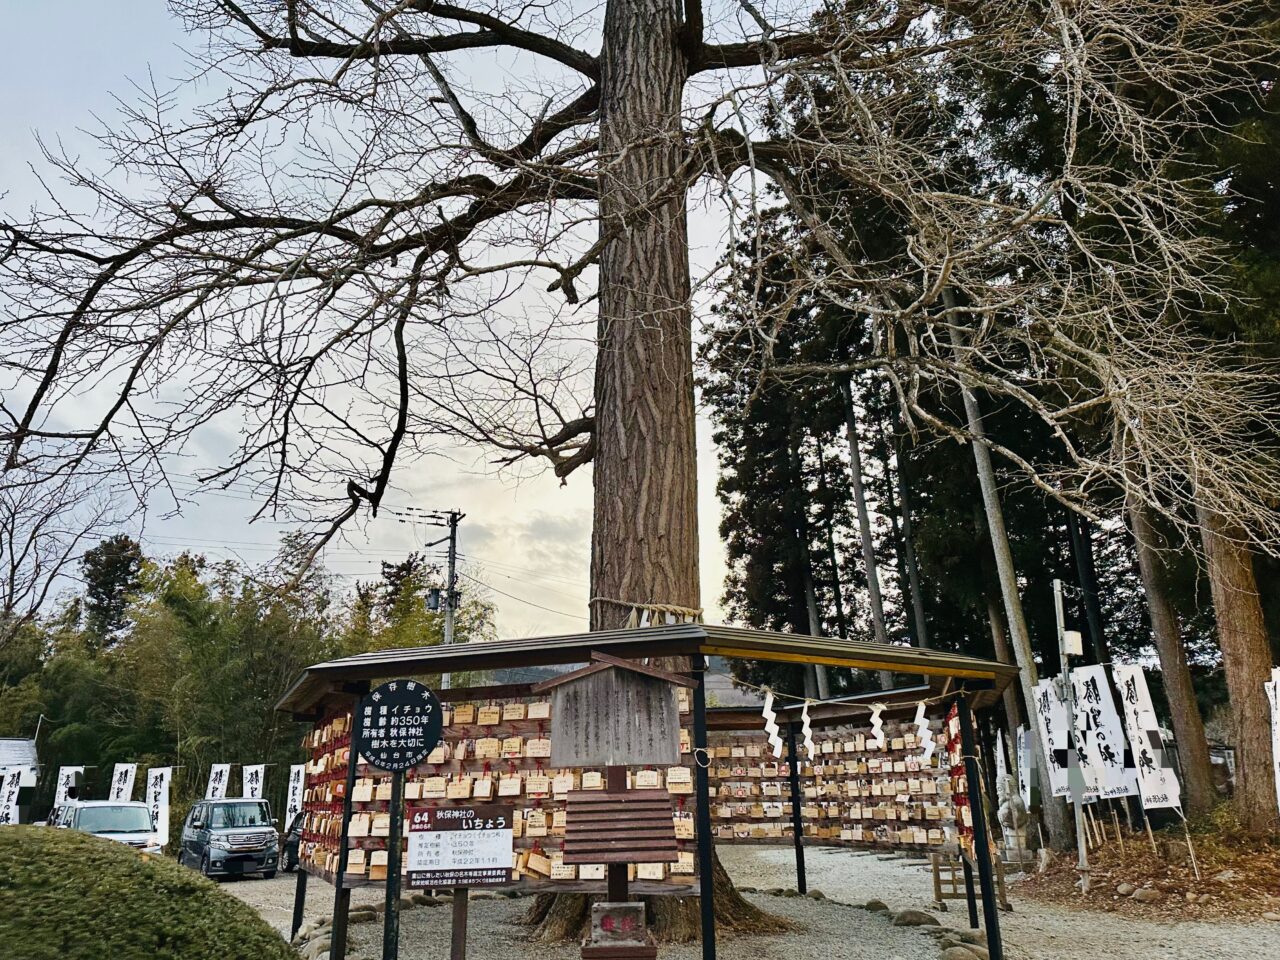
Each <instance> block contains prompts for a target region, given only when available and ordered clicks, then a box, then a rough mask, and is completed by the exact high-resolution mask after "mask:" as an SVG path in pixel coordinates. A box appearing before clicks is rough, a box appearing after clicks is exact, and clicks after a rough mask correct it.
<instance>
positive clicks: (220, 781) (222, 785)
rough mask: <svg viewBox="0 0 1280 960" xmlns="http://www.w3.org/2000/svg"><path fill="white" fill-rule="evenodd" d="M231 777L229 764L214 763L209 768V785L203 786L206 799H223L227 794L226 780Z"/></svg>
mask: <svg viewBox="0 0 1280 960" xmlns="http://www.w3.org/2000/svg"><path fill="white" fill-rule="evenodd" d="M229 779H231V764H229V763H215V764H214V765H213V766H212V767H210V768H209V786H208V787H207V788H205V791H204V798H205V799H206V800H224V799H226V796H227V781H228V780H229Z"/></svg>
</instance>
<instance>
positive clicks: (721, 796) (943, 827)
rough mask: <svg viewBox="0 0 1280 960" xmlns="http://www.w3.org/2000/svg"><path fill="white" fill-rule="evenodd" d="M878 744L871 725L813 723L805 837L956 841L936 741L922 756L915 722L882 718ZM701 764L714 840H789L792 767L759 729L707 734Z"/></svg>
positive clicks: (914, 843)
mask: <svg viewBox="0 0 1280 960" xmlns="http://www.w3.org/2000/svg"><path fill="white" fill-rule="evenodd" d="M884 731H885V736H886V744H885V749H883V750H881V749H879V747H878V745H877V744H876V742H875V741H874V740H873V739H872V737H871V730H870V728H869V727H854V726H842V727H831V728H826V729H823V730H815V731H814V734H813V741H814V746H815V748H816V749H817V756H816V757H814V758H812V759H810V758H808V757H807V756H805V751H804V747H803V745H802V744H800V743H799V742H797V747H798V749H799V750H800V753H801V766H800V771H799V776H800V790H801V794H802V797H801V808H800V819H801V826H802V829H803V830H804V835H805V838H806V840H808V841H812V842H818V843H823V844H831V845H844V846H879V847H884V846H888V847H898V846H905V847H928V846H941V845H942V844H944V843H947V842H952V841H954V840H955V807H954V806H953V803H952V800H953V780H952V778H951V776H950V772H949V769H948V768H947V767H946V766H944V765H943V764H944V763H945V761H944V759H943V755H944V751H943V749H942V747H943V740H942V738H941V734H940V733H939V732H938V730H937V729H934V730H933V731H932V735H933V736H934V737H935V738H936V740H937V743H938V745H939V746H938V748H937V749H936V750H935V752H934V754H933V756H932V757H931V758H930V760H929V761H928V763H922V762H921V761H920V754H921V752H922V744H921V742H920V740H919V737H918V735H917V728H916V726H915V724H914V723H910V724H895V723H892V722H886V723H885V724H884ZM709 740H710V743H709V747H710V750H711V754H712V759H711V766H710V768H709V771H708V772H709V774H710V782H711V794H712V809H711V821H712V825H713V827H714V829H715V831H716V842H717V843H725V842H735V841H736V842H748V843H760V842H768V841H771V840H790V839H791V838H792V837H793V829H792V816H791V813H792V811H791V786H790V783H789V776H790V769H789V767H788V764H787V762H786V760H785V754H784V759H782V760H777V759H775V758H774V757H773V756H772V753H771V751H770V749H769V745H768V740H767V737H766V736H765V734H764V733H763V732H759V733H756V732H754V731H753V732H748V733H737V734H712V735H711V737H710V738H709Z"/></svg>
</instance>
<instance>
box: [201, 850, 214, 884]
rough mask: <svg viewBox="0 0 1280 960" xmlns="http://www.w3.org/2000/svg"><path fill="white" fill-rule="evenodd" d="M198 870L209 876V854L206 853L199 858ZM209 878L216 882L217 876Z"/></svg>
mask: <svg viewBox="0 0 1280 960" xmlns="http://www.w3.org/2000/svg"><path fill="white" fill-rule="evenodd" d="M200 872H201V873H203V874H204V875H205V876H206V877H209V854H207V853H206V854H205V855H204V856H203V857H202V858H201V859H200ZM209 879H210V880H212V881H213V882H214V883H217V882H218V878H217V877H209Z"/></svg>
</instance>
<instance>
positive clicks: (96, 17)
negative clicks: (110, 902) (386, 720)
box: [0, 0, 725, 637]
mask: <svg viewBox="0 0 1280 960" xmlns="http://www.w3.org/2000/svg"><path fill="white" fill-rule="evenodd" d="M0 11H2V13H0V35H3V36H4V37H5V40H6V43H5V51H4V56H3V57H2V58H0V144H3V146H2V147H0V194H3V195H4V197H3V200H0V207H2V208H3V209H4V210H5V211H13V212H20V211H22V210H24V209H25V208H26V207H28V206H30V205H31V204H32V203H37V202H39V201H40V199H41V188H40V185H39V183H38V182H37V180H36V177H35V173H36V172H40V164H39V157H38V151H37V146H36V140H35V137H36V134H37V133H39V134H40V136H41V137H42V138H43V139H45V140H46V141H55V140H57V139H61V140H62V141H63V143H65V144H67V145H69V146H71V147H72V148H73V151H72V152H75V149H76V148H77V146H78V145H79V144H85V153H84V157H85V162H86V164H89V165H90V166H92V165H94V164H95V163H97V162H98V161H97V158H95V157H94V156H93V155H92V154H91V153H89V152H88V145H87V143H86V141H85V138H84V137H83V135H81V134H79V133H78V130H79V129H81V128H86V127H93V126H94V125H95V119H94V118H95V116H97V117H101V118H104V119H109V118H110V116H111V114H112V112H113V111H114V110H115V109H116V107H115V101H114V99H113V97H115V96H119V97H120V98H121V99H125V100H128V99H130V90H131V84H135V83H136V84H141V85H149V82H150V81H149V79H148V78H149V75H151V76H154V77H155V79H156V85H157V86H159V87H161V88H165V87H168V86H171V85H172V83H171V82H172V81H173V80H176V79H178V78H182V77H185V76H186V75H187V74H188V73H189V61H188V59H187V57H186V55H185V54H184V52H183V49H182V46H183V44H184V43H189V42H190V40H189V38H187V37H186V36H185V35H184V34H183V32H182V30H181V27H180V24H179V23H178V22H177V21H176V20H174V19H173V18H171V17H170V15H169V13H168V10H167V7H166V5H165V3H163V2H162V0H130V2H128V3H118V2H117V3H109V2H103V0H58V2H56V3H41V2H36V0H0ZM29 165H35V167H36V171H35V172H33V171H32V170H31V169H30V166H29ZM699 227H700V225H699V224H698V223H694V224H693V235H694V237H695V238H696V237H699V236H702V237H707V238H710V237H711V236H712V235H713V234H714V230H712V229H710V228H709V227H707V226H706V225H703V229H700V228H699ZM708 247H709V245H708ZM711 255H713V250H712V249H710V248H708V249H706V250H703V251H702V252H701V254H698V255H696V256H702V257H705V256H711ZM698 440H699V444H698V455H699V461H698V467H699V470H698V482H699V485H700V487H699V520H700V529H701V542H702V551H701V553H702V556H701V565H702V590H703V596H702V600H703V605H704V606H705V607H706V608H707V619H708V620H719V619H721V617H720V613H719V606H718V601H719V597H720V593H721V590H722V583H723V580H724V572H725V565H724V551H723V549H722V547H721V544H720V541H719V537H718V534H717V529H716V528H717V525H718V523H719V505H718V504H717V502H716V499H715V491H714V484H715V459H714V451H713V449H712V444H711V441H710V429H709V425H708V424H707V422H706V421H705V419H701V418H700V420H699V424H698ZM396 483H397V485H398V487H399V488H400V490H401V491H403V492H402V493H400V494H398V495H396V496H395V497H394V498H393V500H394V503H395V504H396V505H410V504H411V505H416V506H419V507H423V508H437V509H445V508H453V507H456V508H458V509H461V510H463V511H464V512H466V514H467V518H466V519H465V520H464V521H463V523H462V527H461V533H460V550H461V551H462V553H463V554H464V555H465V556H466V558H467V560H468V566H466V567H465V568H464V570H465V571H466V572H467V573H469V574H470V575H473V576H475V577H476V578H478V579H480V580H482V581H483V582H484V583H485V584H486V585H488V586H489V587H490V588H491V595H492V599H493V600H494V602H495V603H496V605H497V609H498V630H499V634H500V635H502V636H509V637H515V636H533V635H537V634H547V633H560V632H566V631H573V630H578V629H585V627H586V623H587V620H586V601H587V571H588V565H589V558H590V551H589V543H590V535H591V487H590V476H589V474H587V473H586V472H581V473H580V474H575V475H574V476H573V477H571V478H570V480H569V483H568V485H567V486H565V487H561V486H560V485H559V482H558V481H557V480H556V479H555V478H554V477H551V476H546V475H543V476H539V477H537V478H534V479H525V480H523V481H521V482H519V483H518V484H517V483H515V482H514V481H512V480H503V479H501V478H497V477H494V476H492V475H491V474H490V473H489V472H488V471H487V470H486V469H485V464H484V460H483V452H482V451H478V450H476V451H460V452H459V456H458V457H457V458H456V459H455V460H454V461H453V462H449V461H446V460H442V459H435V460H429V461H424V462H423V463H421V464H420V465H414V466H410V467H407V468H406V467H401V469H400V470H399V472H398V473H397V476H396ZM177 484H178V486H180V487H182V486H191V482H190V481H188V480H185V479H183V478H181V477H179V478H178V479H177ZM169 506H170V504H168V503H164V504H153V505H151V507H150V509H149V510H148V511H147V512H146V514H145V515H144V516H140V517H138V518H137V521H136V522H137V523H138V525H139V526H140V527H141V529H142V533H143V541H144V543H145V544H146V546H147V548H148V552H149V553H150V554H151V555H153V556H166V555H172V554H176V553H178V552H180V551H182V550H183V549H193V550H199V551H202V552H204V553H205V554H207V555H209V556H211V557H236V558H239V559H241V560H244V561H246V562H249V563H260V562H262V561H264V560H266V559H268V558H269V557H270V556H271V555H272V553H273V552H274V546H275V544H276V543H277V542H278V538H279V536H280V534H281V533H282V532H285V531H286V530H287V529H289V528H288V527H287V526H285V525H281V524H274V523H271V522H263V521H259V522H256V523H252V524H251V523H249V520H248V518H249V515H250V514H251V513H252V512H253V509H254V506H255V504H254V503H253V502H252V500H251V499H250V498H249V497H248V496H247V494H244V493H239V494H238V493H235V492H234V491H231V492H219V493H216V494H205V495H199V496H197V498H196V500H195V502H194V504H188V505H185V506H183V507H182V509H181V513H180V514H178V515H176V516H166V515H164V514H166V513H167V512H168V509H169ZM134 532H136V531H134ZM442 532H443V531H436V530H434V529H433V528H430V527H425V526H420V525H412V524H409V523H406V522H404V521H403V520H402V519H401V518H397V517H394V516H388V515H386V514H384V515H383V517H381V518H379V519H378V520H376V521H372V522H370V523H368V524H367V525H366V527H365V528H364V529H363V530H353V531H351V533H350V535H349V541H350V542H349V543H348V544H346V545H343V546H340V547H336V548H332V549H330V551H329V552H328V553H327V555H326V557H325V561H326V566H327V567H328V568H329V569H330V570H331V571H332V572H333V573H335V574H337V575H339V576H340V577H341V578H342V580H343V582H344V583H347V584H350V583H352V582H353V581H354V580H355V579H356V578H363V579H369V578H372V577H373V576H375V575H376V574H377V571H378V564H379V561H381V560H384V559H385V560H396V559H403V557H404V556H405V554H406V553H407V552H408V551H410V550H412V549H416V548H419V547H420V546H421V545H422V544H423V543H425V542H427V541H429V540H431V539H435V537H437V536H439V535H440V533H442ZM432 552H433V553H435V552H436V551H432ZM544 608H545V609H544Z"/></svg>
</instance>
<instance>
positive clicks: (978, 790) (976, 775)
mask: <svg viewBox="0 0 1280 960" xmlns="http://www.w3.org/2000/svg"><path fill="white" fill-rule="evenodd" d="M956 707H957V713H958V715H959V720H960V748H961V750H962V751H963V753H964V774H965V779H966V780H967V781H968V783H969V809H970V812H971V813H972V814H973V853H974V858H975V859H976V860H977V861H978V884H979V886H980V887H981V888H982V916H983V920H984V921H985V922H986V926H987V953H988V955H989V956H990V958H991V960H1004V941H1003V940H1002V939H1001V937H1000V904H999V902H998V900H997V898H996V883H995V871H994V869H993V868H992V863H991V842H990V838H989V837H988V836H987V812H986V808H985V805H984V804H983V802H982V779H981V772H980V771H979V769H978V757H977V745H976V743H975V740H974V735H973V713H972V712H971V711H970V710H969V698H968V697H966V696H965V695H964V694H963V693H962V694H960V696H958V697H957V698H956Z"/></svg>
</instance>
